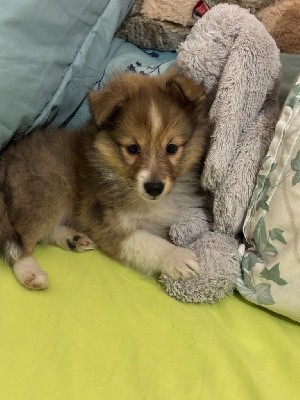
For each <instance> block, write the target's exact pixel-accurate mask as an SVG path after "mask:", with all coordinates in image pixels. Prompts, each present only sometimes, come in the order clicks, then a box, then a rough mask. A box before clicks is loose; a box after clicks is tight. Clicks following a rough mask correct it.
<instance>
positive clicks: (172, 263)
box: [161, 246, 200, 280]
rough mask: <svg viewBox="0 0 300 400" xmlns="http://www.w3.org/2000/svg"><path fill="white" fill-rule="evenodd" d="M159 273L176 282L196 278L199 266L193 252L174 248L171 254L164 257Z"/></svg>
mask: <svg viewBox="0 0 300 400" xmlns="http://www.w3.org/2000/svg"><path fill="white" fill-rule="evenodd" d="M161 272H162V273H163V274H166V275H168V276H169V277H170V278H173V279H176V280H179V279H181V280H186V279H190V278H193V277H195V276H197V275H198V274H199V273H200V266H199V263H198V260H197V256H196V254H195V253H194V252H193V251H191V250H189V249H186V248H183V247H176V246H174V248H173V250H172V253H169V254H167V255H166V256H165V258H164V260H163V266H162V271H161Z"/></svg>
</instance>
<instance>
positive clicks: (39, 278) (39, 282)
mask: <svg viewBox="0 0 300 400" xmlns="http://www.w3.org/2000/svg"><path fill="white" fill-rule="evenodd" d="M5 255H6V257H7V259H8V260H9V262H10V263H11V265H12V269H13V271H14V274H15V276H16V278H17V279H18V281H19V282H20V283H21V284H22V285H24V286H25V287H26V288H27V289H32V290H42V289H46V288H47V287H48V276H47V273H46V272H45V271H43V270H42V268H41V267H40V266H39V264H38V262H37V261H36V260H35V259H34V258H33V257H32V256H31V255H30V254H29V255H26V256H25V255H24V252H23V249H22V248H21V246H20V245H19V244H17V243H16V242H14V241H8V242H7V243H6V245H5Z"/></svg>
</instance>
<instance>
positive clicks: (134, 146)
mask: <svg viewBox="0 0 300 400" xmlns="http://www.w3.org/2000/svg"><path fill="white" fill-rule="evenodd" d="M127 151H128V153H130V154H138V153H140V152H141V148H140V146H139V145H137V144H129V145H128V146H127Z"/></svg>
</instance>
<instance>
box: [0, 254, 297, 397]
mask: <svg viewBox="0 0 300 400" xmlns="http://www.w3.org/2000/svg"><path fill="white" fill-rule="evenodd" d="M35 256H36V257H37V259H38V260H39V261H40V263H41V264H42V265H43V267H44V268H45V269H46V270H47V272H48V273H49V275H50V287H49V289H48V290H46V291H43V292H30V291H28V290H26V289H24V288H23V287H21V286H20V285H19V284H18V283H17V282H16V281H15V278H14V277H13V275H12V273H11V271H10V269H9V268H8V267H7V266H5V265H4V263H3V262H2V261H1V262H0V311H1V312H0V329H1V339H0V398H1V399H3V400H77V399H78V400H79V399H80V400H83V399H84V400H94V399H95V400H96V399H97V400H198V399H199V400H206V399H209V400H218V399H222V400H226V399H233V400H235V399H240V400H247V399H255V400H259V399H262V400H267V399H281V400H285V399H288V400H294V399H298V398H299V396H300V378H299V377H300V325H299V324H297V323H296V322H293V321H291V320H288V319H284V318H282V317H280V316H278V315H275V314H272V313H271V312H269V311H267V310H264V309H261V308H259V307H257V306H255V305H252V304H250V303H247V302H246V300H243V299H242V298H241V297H239V296H238V295H236V296H233V297H231V298H227V299H225V300H223V301H221V302H220V303H218V304H215V305H212V306H209V305H199V304H198V305H195V304H182V303H180V302H178V301H176V300H173V299H172V298H170V297H168V296H167V295H166V294H165V293H164V292H163V291H162V289H161V288H160V286H159V285H158V284H157V283H156V282H155V281H154V280H153V279H150V278H147V277H144V276H142V275H140V274H138V273H136V272H135V271H132V270H130V269H129V268H126V267H123V266H121V265H119V264H117V263H115V262H113V261H111V260H110V259H108V258H107V257H105V256H103V255H101V254H99V253H98V252H96V251H92V252H89V253H85V254H73V253H69V252H64V251H63V250H60V249H58V248H54V247H49V248H38V249H37V250H36V252H35Z"/></svg>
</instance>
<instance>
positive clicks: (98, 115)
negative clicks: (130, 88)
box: [89, 85, 126, 128]
mask: <svg viewBox="0 0 300 400" xmlns="http://www.w3.org/2000/svg"><path fill="white" fill-rule="evenodd" d="M125 101H126V94H125V92H124V91H122V90H120V87H112V85H108V86H107V87H106V88H104V89H102V90H99V91H95V90H93V91H91V92H90V93H89V104H90V110H91V113H92V116H93V118H94V121H95V123H96V125H97V127H98V128H100V127H101V126H103V125H104V124H108V123H110V122H112V123H113V119H114V117H115V116H116V114H117V113H118V111H119V110H120V108H121V107H122V105H123V104H124V102H125Z"/></svg>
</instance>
